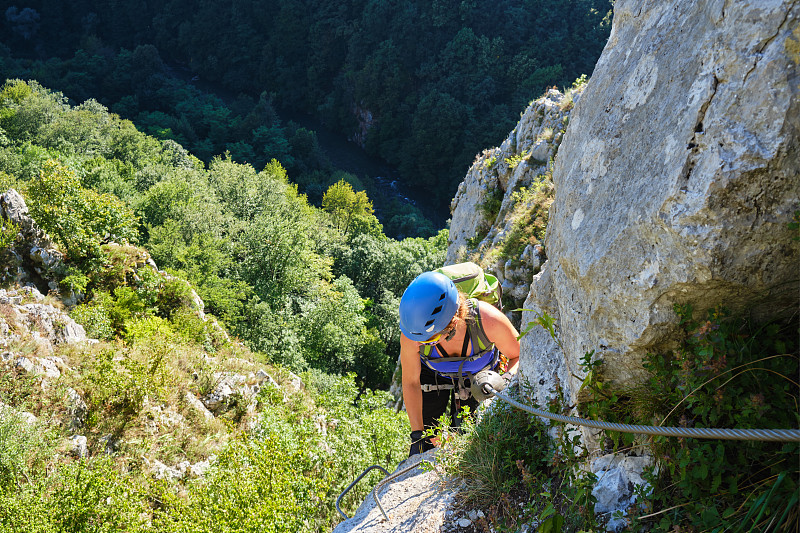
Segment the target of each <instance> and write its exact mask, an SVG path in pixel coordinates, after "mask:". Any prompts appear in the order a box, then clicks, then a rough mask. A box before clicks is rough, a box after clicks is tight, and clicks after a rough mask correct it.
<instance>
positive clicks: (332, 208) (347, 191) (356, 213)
mask: <svg viewBox="0 0 800 533" xmlns="http://www.w3.org/2000/svg"><path fill="white" fill-rule="evenodd" d="M322 209H323V210H324V211H325V212H326V213H328V214H330V216H331V220H332V221H333V224H334V226H336V228H337V229H338V230H339V231H341V232H342V233H343V234H344V235H348V234H349V233H350V232H351V231H352V229H353V226H355V225H357V224H358V223H359V222H363V221H368V220H369V218H370V217H372V218H374V217H373V215H372V213H373V212H374V209H373V207H372V202H371V201H370V200H369V198H368V197H367V193H366V192H364V191H358V192H355V191H354V190H353V186H352V185H350V184H349V183H348V182H346V181H345V180H344V179H341V180H339V181H338V182H337V183H334V184H333V185H331V186H330V187H329V188H328V190H327V191H326V192H325V194H323V195H322Z"/></svg>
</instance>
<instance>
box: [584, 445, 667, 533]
mask: <svg viewBox="0 0 800 533" xmlns="http://www.w3.org/2000/svg"><path fill="white" fill-rule="evenodd" d="M652 464H653V459H652V457H647V456H643V457H626V456H622V455H614V454H609V455H604V456H602V457H598V458H597V459H595V460H594V461H592V464H591V471H592V472H593V473H594V474H595V475H596V476H597V482H596V483H595V486H594V488H593V489H592V495H594V497H595V498H597V502H596V503H595V507H594V509H595V513H597V514H598V515H601V516H602V517H603V518H605V519H607V520H608V521H607V522H606V528H607V529H608V530H609V531H619V530H620V529H622V528H623V527H624V526H625V524H626V521H625V519H624V518H613V514H614V513H615V512H617V511H621V512H622V514H623V516H625V515H626V514H627V511H628V508H629V507H630V506H631V505H633V504H635V503H636V501H637V499H638V498H637V495H636V494H635V493H634V490H635V488H636V487H642V489H643V490H645V491H649V490H650V485H649V483H647V481H645V480H644V478H643V477H642V474H643V473H644V471H645V469H646V468H648V467H650V466H651V465H652Z"/></svg>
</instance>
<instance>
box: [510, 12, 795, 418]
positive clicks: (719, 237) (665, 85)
mask: <svg viewBox="0 0 800 533" xmlns="http://www.w3.org/2000/svg"><path fill="white" fill-rule="evenodd" d="M798 18H800V2H798V1H796V0H794V1H792V0H740V1H736V2H729V1H728V2H726V1H721V0H672V1H663V0H649V1H641V0H617V2H616V3H615V7H614V22H613V30H612V33H611V36H610V39H609V42H608V44H607V46H606V48H605V50H604V51H603V54H602V56H601V57H600V59H599V61H598V63H597V66H596V68H595V71H594V74H593V75H592V78H591V80H590V82H589V84H588V86H587V87H586V89H585V91H584V93H583V95H582V97H581V99H580V101H579V102H578V104H577V105H576V107H575V109H574V110H573V112H572V115H571V118H570V125H569V127H568V129H567V132H566V134H565V136H564V140H563V142H562V144H561V147H560V150H559V155H558V158H557V159H556V162H555V169H554V172H553V180H554V183H555V187H556V197H555V201H554V203H553V207H552V208H551V211H550V220H549V224H548V229H547V237H546V240H545V246H546V249H547V256H548V261H547V262H546V263H545V265H544V267H543V271H542V273H541V274H539V275H538V276H537V278H536V279H535V280H534V282H533V284H532V285H531V290H530V293H529V295H528V299H527V301H526V307H529V308H533V309H535V310H537V311H547V312H548V313H549V314H550V315H551V316H553V317H554V318H555V319H556V322H557V324H558V329H559V333H560V338H561V341H562V343H563V347H564V350H563V352H562V350H560V349H559V347H558V346H557V345H556V344H555V343H553V342H552V340H551V339H549V336H548V334H547V333H545V332H544V331H543V330H542V329H541V328H534V329H533V330H532V331H531V333H530V334H529V335H528V336H527V337H525V338H524V339H523V341H522V352H523V355H522V359H521V368H522V372H523V374H524V375H525V376H526V377H527V379H528V380H529V382H530V383H531V384H533V385H534V386H535V388H536V397H537V398H536V399H537V400H538V401H539V402H540V403H545V402H546V400H547V398H549V397H552V395H553V394H554V392H555V389H556V384H557V382H558V383H560V384H561V385H562V386H564V387H565V392H566V393H567V397H568V399H569V400H570V401H571V402H574V401H575V400H576V392H577V390H578V387H579V385H580V382H581V379H582V377H583V373H582V372H581V370H580V368H579V362H580V359H581V357H582V356H583V355H584V353H586V352H588V351H590V350H595V351H596V357H602V358H603V359H604V360H605V361H606V363H607V364H606V370H607V378H609V379H610V380H612V381H614V382H616V383H618V384H625V383H633V382H637V381H638V380H640V379H641V378H642V376H643V370H642V367H641V361H642V357H643V356H644V355H645V354H646V353H647V352H652V351H654V350H659V349H664V348H667V347H669V346H670V345H671V343H673V342H675V338H676V335H675V333H676V315H675V313H674V311H673V304H674V303H676V302H677V303H691V304H693V305H694V306H695V308H696V309H698V310H702V309H705V308H709V307H712V306H716V305H719V304H724V305H726V306H728V307H730V308H733V309H737V308H742V307H743V306H745V305H753V304H754V305H755V312H759V313H771V314H774V313H779V312H781V311H782V310H783V311H786V312H793V311H796V310H797V304H798V294H799V293H798V287H797V280H798V277H800V276H798V271H799V269H798V264H800V262H799V261H798V243H797V242H796V241H793V240H792V233H791V230H790V229H789V228H788V224H789V222H790V221H791V218H792V214H793V212H794V211H795V210H796V209H798V208H800V178H799V177H798V176H799V175H800V162H799V161H798V147H797V146H798V145H797V142H798V132H799V131H800V113H799V111H800V109H799V108H798V98H797V97H798V92H800V78H799V77H798V63H800V29H799V27H798ZM759 304H766V305H759ZM534 318H535V314H534V313H526V314H524V315H523V320H522V322H523V324H525V323H527V322H528V321H530V320H533V319H534Z"/></svg>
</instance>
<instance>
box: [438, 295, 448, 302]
mask: <svg viewBox="0 0 800 533" xmlns="http://www.w3.org/2000/svg"><path fill="white" fill-rule="evenodd" d="M445 296H447V295H446V294H445V293H442V295H441V296H439V301H442V300H444V298H445Z"/></svg>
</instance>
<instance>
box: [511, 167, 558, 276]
mask: <svg viewBox="0 0 800 533" xmlns="http://www.w3.org/2000/svg"><path fill="white" fill-rule="evenodd" d="M554 197H555V191H554V189H553V187H552V184H551V182H550V181H549V179H548V178H547V177H546V176H540V177H539V179H538V180H537V181H536V182H534V184H533V185H532V186H531V187H529V188H525V187H523V188H521V189H520V190H519V191H516V192H514V193H513V194H512V199H513V201H514V203H513V207H512V208H511V211H510V213H509V215H508V217H507V218H508V219H509V220H510V221H511V229H510V231H508V232H507V233H506V235H505V238H504V239H503V242H502V244H501V245H500V256H501V258H503V259H516V260H518V259H519V257H520V256H521V255H522V252H523V251H524V250H525V248H526V247H527V246H528V245H535V244H540V243H541V242H542V239H544V234H545V230H546V228H547V221H548V218H549V212H550V205H552V203H553V199H554ZM534 274H535V272H534Z"/></svg>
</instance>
